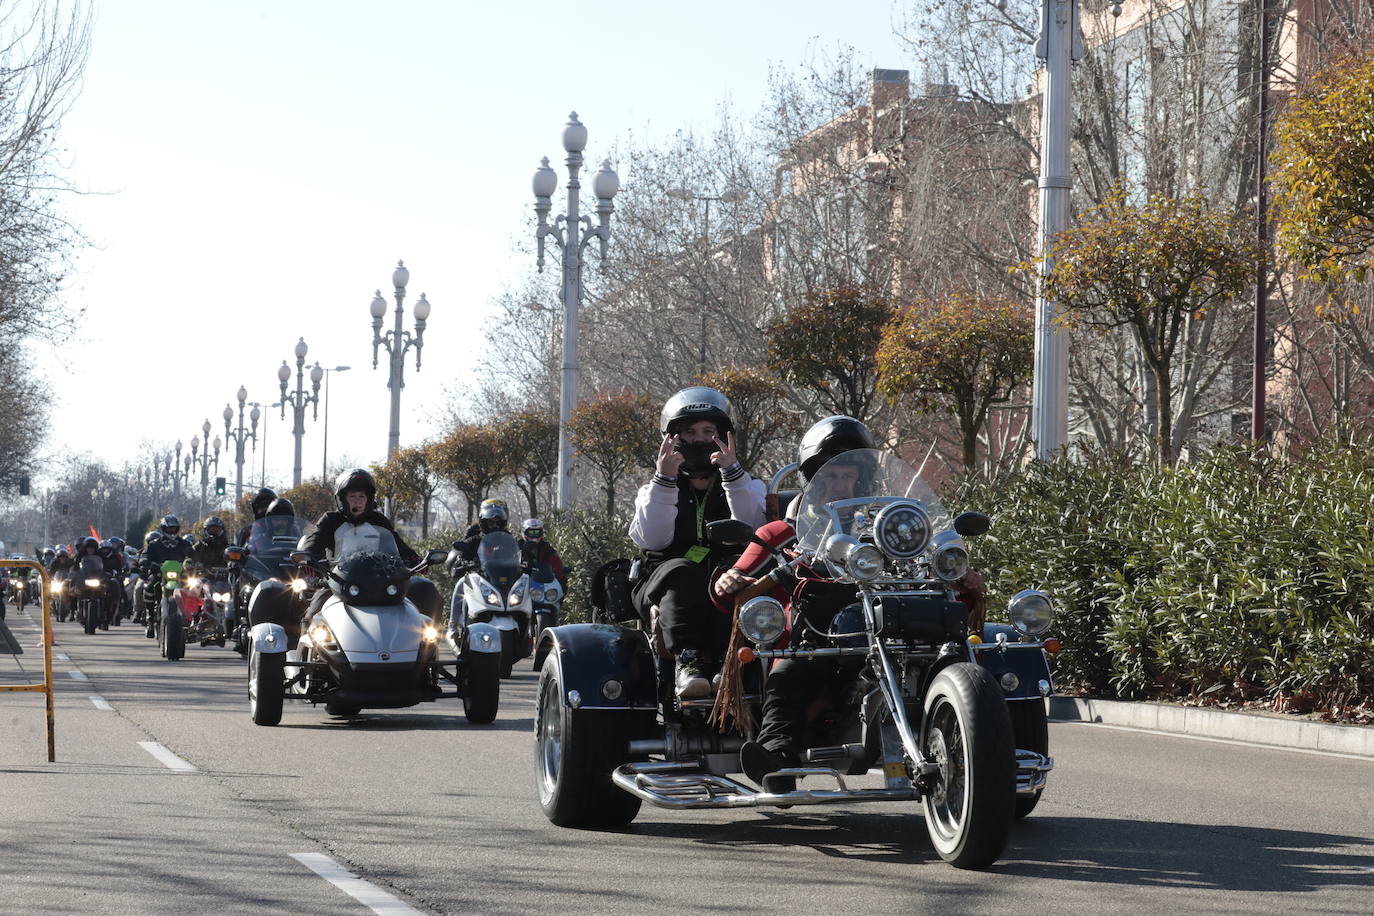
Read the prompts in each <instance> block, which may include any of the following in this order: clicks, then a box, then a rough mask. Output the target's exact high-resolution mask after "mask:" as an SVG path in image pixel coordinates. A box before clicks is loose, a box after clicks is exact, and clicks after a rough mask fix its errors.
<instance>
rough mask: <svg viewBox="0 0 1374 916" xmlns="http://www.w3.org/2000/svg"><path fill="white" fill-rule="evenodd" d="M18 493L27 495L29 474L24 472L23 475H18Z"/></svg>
mask: <svg viewBox="0 0 1374 916" xmlns="http://www.w3.org/2000/svg"><path fill="white" fill-rule="evenodd" d="M19 495H20V496H28V495H29V475H28V474H25V475H24V476H23V477H20V478H19Z"/></svg>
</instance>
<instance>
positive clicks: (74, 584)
mask: <svg viewBox="0 0 1374 916" xmlns="http://www.w3.org/2000/svg"><path fill="white" fill-rule="evenodd" d="M69 581H70V582H71V596H70V598H71V600H72V601H73V602H75V604H76V619H77V620H79V621H81V625H82V627H83V628H84V629H85V631H86V634H87V635H88V636H89V635H90V634H92V633H94V632H95V631H96V630H98V629H103V630H108V629H109V628H110V622H109V620H108V619H107V618H106V613H107V611H108V610H109V597H110V581H109V577H107V576H106V575H105V561H104V560H102V559H101V558H100V557H97V556H83V557H81V559H80V561H79V564H78V566H77V568H76V570H75V571H74V573H73V575H72V577H71V579H70V580H69Z"/></svg>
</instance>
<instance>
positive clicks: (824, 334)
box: [768, 288, 895, 426]
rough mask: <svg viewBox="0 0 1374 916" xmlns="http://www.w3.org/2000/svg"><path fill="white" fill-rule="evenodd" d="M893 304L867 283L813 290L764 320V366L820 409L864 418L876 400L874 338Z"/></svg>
mask: <svg viewBox="0 0 1374 916" xmlns="http://www.w3.org/2000/svg"><path fill="white" fill-rule="evenodd" d="M894 312H895V308H894V307H893V305H892V303H891V302H890V301H888V299H887V298H885V297H884V296H882V295H880V294H878V293H876V292H874V291H872V290H868V289H862V288H842V289H832V290H828V291H826V292H822V293H817V294H814V295H812V296H810V297H808V298H807V300H806V301H805V302H803V303H800V304H797V305H793V306H791V307H789V308H788V309H787V311H786V312H785V313H783V315H782V316H781V317H780V318H778V319H777V320H776V321H774V322H773V323H771V324H770V325H769V326H768V356H769V368H770V369H772V371H773V372H774V373H775V374H776V375H777V376H778V378H780V379H782V380H783V381H785V382H787V383H789V384H791V385H792V386H794V387H795V388H797V389H799V390H801V391H804V392H806V393H807V394H808V395H809V396H810V397H811V398H812V399H813V400H814V402H815V404H816V406H817V407H818V408H819V409H820V410H821V411H822V412H823V413H829V414H845V415H847V416H851V417H854V418H856V419H858V420H863V421H865V422H868V423H869V425H870V426H874V425H875V424H874V423H873V422H871V421H872V420H873V419H874V418H873V413H874V408H875V406H876V405H877V404H878V403H879V402H880V400H881V399H880V396H879V395H878V391H877V386H878V362H877V356H876V353H877V349H878V342H879V340H880V339H881V338H882V333H883V328H884V327H885V326H886V325H887V323H888V321H890V320H891V319H892V316H893V314H894Z"/></svg>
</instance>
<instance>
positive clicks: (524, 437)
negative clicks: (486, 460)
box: [496, 408, 558, 516]
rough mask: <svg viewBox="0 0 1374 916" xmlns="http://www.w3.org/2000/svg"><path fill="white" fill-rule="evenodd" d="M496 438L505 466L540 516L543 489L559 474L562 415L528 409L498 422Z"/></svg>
mask: <svg viewBox="0 0 1374 916" xmlns="http://www.w3.org/2000/svg"><path fill="white" fill-rule="evenodd" d="M496 441H497V443H498V447H499V449H500V451H501V454H502V456H503V457H502V465H503V466H504V467H505V468H506V470H507V471H508V472H509V473H510V476H511V479H512V480H513V482H514V483H515V486H516V487H517V488H519V490H520V492H521V493H523V494H524V495H525V500H526V501H527V502H528V503H529V508H530V515H531V516H537V515H539V492H540V490H541V489H542V488H544V487H546V486H547V485H548V483H549V481H551V480H553V479H554V478H555V477H556V476H557V475H558V417H556V416H554V415H553V414H550V413H548V412H546V411H543V410H538V409H535V408H526V409H524V410H519V411H516V412H515V413H513V414H511V415H509V416H507V417H505V418H503V419H501V420H499V421H497V423H496Z"/></svg>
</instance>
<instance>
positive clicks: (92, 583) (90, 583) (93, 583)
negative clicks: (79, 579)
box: [86, 579, 101, 588]
mask: <svg viewBox="0 0 1374 916" xmlns="http://www.w3.org/2000/svg"><path fill="white" fill-rule="evenodd" d="M100 585H101V583H100V580H99V579H87V580H86V587H87V588H100Z"/></svg>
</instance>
